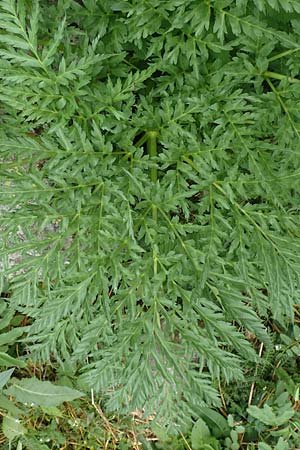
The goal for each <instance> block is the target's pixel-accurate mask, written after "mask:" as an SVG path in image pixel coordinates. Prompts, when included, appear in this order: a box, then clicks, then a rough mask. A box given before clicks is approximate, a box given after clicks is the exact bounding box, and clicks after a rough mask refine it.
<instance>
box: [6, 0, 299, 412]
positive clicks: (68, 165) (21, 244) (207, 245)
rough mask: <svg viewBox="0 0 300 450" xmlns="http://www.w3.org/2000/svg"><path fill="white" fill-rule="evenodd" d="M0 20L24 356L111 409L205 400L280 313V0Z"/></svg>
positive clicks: (291, 2)
mask: <svg viewBox="0 0 300 450" xmlns="http://www.w3.org/2000/svg"><path fill="white" fill-rule="evenodd" d="M0 7H1V14H0V27H1V33H0V42H1V49H0V56H1V66H0V76H1V87H0V101H1V124H0V127H1V128H0V130H1V131H0V133H1V134H0V141H1V142H0V148H1V186H0V202H1V217H0V221H1V224H0V225H1V233H2V237H1V253H0V254H1V260H2V262H1V264H2V266H1V267H2V275H3V279H5V281H7V280H8V281H9V282H10V284H11V287H10V289H11V293H12V296H11V298H10V299H9V304H10V308H14V309H15V310H16V311H19V312H22V313H23V314H24V315H25V316H27V319H26V320H27V322H26V323H27V332H28V337H27V343H28V345H29V350H30V354H31V356H32V357H35V358H38V359H41V360H46V361H49V360H50V359H51V358H55V359H58V360H61V361H68V362H71V364H73V365H74V366H76V367H77V368H78V370H80V373H81V380H82V382H84V383H87V384H88V385H89V386H91V387H93V388H95V389H98V390H102V391H103V392H106V393H107V394H108V398H109V400H108V404H109V406H110V407H112V408H118V409H124V408H125V409H127V410H128V409H131V410H132V409H134V408H146V409H147V411H149V412H152V411H157V412H158V411H159V412H160V414H161V415H163V416H165V417H170V416H172V417H177V418H184V417H186V416H187V415H189V414H190V413H191V412H192V413H197V408H198V407H199V405H201V404H202V402H206V403H208V404H215V405H216V404H218V402H219V399H218V392H217V389H216V386H217V380H218V378H219V377H220V376H222V377H224V378H225V379H226V380H228V381H230V380H234V379H241V378H242V376H243V364H244V362H243V361H245V360H250V361H254V360H255V358H256V354H255V350H254V348H253V345H252V343H251V342H250V341H249V339H248V338H249V336H252V340H253V339H254V337H255V338H256V339H257V340H258V341H262V342H264V343H265V344H266V345H271V339H270V336H269V335H268V333H267V332H266V329H265V325H264V323H266V319H267V318H268V317H269V316H271V317H273V318H274V319H276V320H277V321H278V322H279V323H282V324H285V323H287V322H290V321H292V318H293V308H294V305H295V304H296V305H298V304H299V293H300V291H299V270H300V241H299V222H300V221H299V177H300V153H299V144H300V134H299V133H300V129H299V106H298V105H299V100H300V78H299V67H300V28H299V23H300V22H299V18H300V6H299V2H298V1H296V0H267V1H262V0H248V1H246V0H215V1H213V0H211V1H209V0H206V1H204V0H203V1H199V0H168V1H164V2H162V1H160V0H151V1H148V0H138V1H137V0H128V1H127V0H126V1H123V0H103V1H98V0H84V1H73V0H67V1H66V0H64V1H63V0H58V1H43V0H41V1H35V0H33V1H29V0H28V1H25V0H18V1H15V0H1V2H0ZM14 255H17V256H18V257H17V258H13V256H14ZM12 261H13V262H12ZM16 261H17V262H16ZM7 301H8V300H7Z"/></svg>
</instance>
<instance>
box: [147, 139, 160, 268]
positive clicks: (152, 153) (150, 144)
mask: <svg viewBox="0 0 300 450" xmlns="http://www.w3.org/2000/svg"><path fill="white" fill-rule="evenodd" d="M157 136H158V132H157V131H148V132H147V137H148V139H147V151H148V155H149V157H150V160H151V162H152V163H153V166H152V167H151V169H150V179H151V181H152V183H153V184H156V182H157V166H156V162H155V158H156V156H157ZM152 218H153V220H154V222H155V223H157V206H156V205H154V204H152ZM153 272H154V275H156V274H157V252H156V250H154V249H153Z"/></svg>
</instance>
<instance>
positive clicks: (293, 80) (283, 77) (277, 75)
mask: <svg viewBox="0 0 300 450" xmlns="http://www.w3.org/2000/svg"><path fill="white" fill-rule="evenodd" d="M263 76H264V77H265V78H274V79H275V80H280V81H281V80H288V81H289V82H290V83H299V81H300V80H298V79H297V78H293V77H289V76H287V75H283V74H281V73H277V72H269V71H268V70H267V71H266V72H264V73H263Z"/></svg>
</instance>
